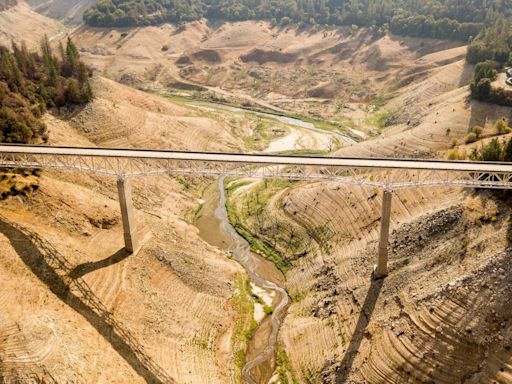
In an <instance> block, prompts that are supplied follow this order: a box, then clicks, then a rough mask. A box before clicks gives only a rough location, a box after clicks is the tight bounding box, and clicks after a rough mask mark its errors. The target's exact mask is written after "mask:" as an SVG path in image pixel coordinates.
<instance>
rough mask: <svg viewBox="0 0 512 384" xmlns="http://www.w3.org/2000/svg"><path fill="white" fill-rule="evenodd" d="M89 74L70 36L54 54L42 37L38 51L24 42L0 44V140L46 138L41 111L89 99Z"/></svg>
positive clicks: (90, 97)
mask: <svg viewBox="0 0 512 384" xmlns="http://www.w3.org/2000/svg"><path fill="white" fill-rule="evenodd" d="M90 75H91V72H90V70H89V68H88V67H87V66H86V65H85V64H84V63H83V62H81V61H80V55H79V53H78V50H77V48H76V46H75V44H74V43H73V42H72V41H71V39H68V40H67V43H66V45H65V46H64V45H62V44H60V45H59V47H58V53H57V54H55V53H54V52H53V50H52V47H51V46H50V42H49V41H48V39H47V38H46V37H45V38H44V39H43V40H42V41H41V44H40V52H30V51H29V50H28V49H27V47H26V45H25V44H24V43H22V44H21V45H17V44H16V43H13V44H12V49H10V50H9V49H7V48H6V47H1V46H0V142H7V143H30V142H35V141H38V140H46V127H45V125H44V123H43V122H42V121H41V117H42V115H43V114H44V112H45V111H46V110H47V109H48V108H58V107H63V106H68V105H78V104H84V103H87V102H88V101H90V100H91V99H92V89H91V85H90V83H89V78H90Z"/></svg>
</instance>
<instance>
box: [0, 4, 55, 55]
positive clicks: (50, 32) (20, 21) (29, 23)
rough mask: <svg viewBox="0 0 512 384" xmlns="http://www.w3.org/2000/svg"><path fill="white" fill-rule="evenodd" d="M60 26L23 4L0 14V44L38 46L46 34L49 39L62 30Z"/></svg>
mask: <svg viewBox="0 0 512 384" xmlns="http://www.w3.org/2000/svg"><path fill="white" fill-rule="evenodd" d="M63 29H64V28H63V26H62V24H60V23H59V22H58V21H55V20H52V19H49V18H47V17H45V16H43V15H40V14H38V13H36V12H34V11H33V10H32V9H31V8H30V7H29V6H28V5H27V4H26V3H25V2H23V1H19V2H18V5H16V6H14V7H12V8H9V9H8V10H6V11H2V12H0V44H2V45H5V46H7V47H10V46H11V42H12V41H16V42H18V43H20V42H22V41H25V43H26V44H27V46H29V47H33V46H36V45H37V44H39V41H40V39H41V38H42V37H43V36H44V35H45V34H46V35H47V36H48V37H49V38H51V37H53V36H56V35H57V34H58V33H59V32H61V31H62V30H63Z"/></svg>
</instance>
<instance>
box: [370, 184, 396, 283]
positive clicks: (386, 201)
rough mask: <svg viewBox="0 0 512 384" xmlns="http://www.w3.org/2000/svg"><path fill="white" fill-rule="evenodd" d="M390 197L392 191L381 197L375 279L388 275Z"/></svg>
mask: <svg viewBox="0 0 512 384" xmlns="http://www.w3.org/2000/svg"><path fill="white" fill-rule="evenodd" d="M392 197H393V191H389V190H385V191H384V196H383V197H382V218H381V220H380V241H379V255H378V258H377V265H376V266H375V271H374V276H375V278H376V279H380V278H382V277H386V276H387V275H388V243H389V224H390V222H391V201H392Z"/></svg>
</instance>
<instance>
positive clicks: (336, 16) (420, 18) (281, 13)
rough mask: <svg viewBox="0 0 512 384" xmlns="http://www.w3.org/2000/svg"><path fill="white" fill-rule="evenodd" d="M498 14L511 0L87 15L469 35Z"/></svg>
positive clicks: (154, 9)
mask: <svg viewBox="0 0 512 384" xmlns="http://www.w3.org/2000/svg"><path fill="white" fill-rule="evenodd" d="M498 15H501V16H506V17H508V16H510V15H512V4H511V1H510V0H483V1H482V0H447V1H438V0H426V1H417V0H350V1H348V0H221V1H217V0H186V1H185V0H100V1H99V2H98V4H97V5H96V6H94V7H92V8H91V9H89V10H88V11H87V12H86V13H85V15H84V20H85V22H86V23H87V24H89V25H91V26H98V27H126V26H143V25H154V24H160V23H164V22H175V23H176V22H186V21H191V20H197V19H200V18H202V17H206V18H208V19H220V20H228V21H239V20H251V19H254V20H269V21H272V22H273V23H275V24H289V23H295V24H322V25H357V26H360V27H371V28H377V29H379V28H383V29H384V30H387V29H389V30H390V31H391V32H394V33H398V34H405V35H411V36H423V37H436V38H449V39H460V40H467V39H468V38H469V37H471V36H476V35H477V34H478V33H479V31H480V30H481V29H482V27H483V26H484V25H485V24H487V25H488V24H490V23H491V22H492V21H493V20H495V19H496V18H497V17H498Z"/></svg>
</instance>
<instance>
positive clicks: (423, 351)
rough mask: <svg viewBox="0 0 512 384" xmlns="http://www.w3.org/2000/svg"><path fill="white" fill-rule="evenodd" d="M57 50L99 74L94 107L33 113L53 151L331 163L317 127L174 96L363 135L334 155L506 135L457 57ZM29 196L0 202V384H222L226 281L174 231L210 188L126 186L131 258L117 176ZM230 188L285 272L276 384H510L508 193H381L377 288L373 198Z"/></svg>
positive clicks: (46, 177) (87, 36)
mask: <svg viewBox="0 0 512 384" xmlns="http://www.w3.org/2000/svg"><path fill="white" fill-rule="evenodd" d="M48 4H57V3H48ZM43 5H44V4H42V5H41V6H43ZM61 8H62V7H61ZM48 9H50V8H48ZM59 9H60V8H59ZM9 12H11V10H9V11H6V12H4V13H0V18H2V17H3V18H4V20H8V21H9V23H12V22H13V21H12V20H18V19H12V18H14V17H18V18H22V15H27V14H29V13H30V12H32V11H30V10H29V9H28V8H27V6H26V5H23V4H22V5H20V6H18V7H16V8H13V11H12V12H11V13H9ZM23 12H25V13H23ZM49 12H50V11H49ZM52 12H53V11H52ZM7 17H11V19H7ZM38 17H43V16H41V15H38ZM59 17H60V16H59ZM20 20H21V19H20ZM34 20H39V19H34ZM41 20H43V21H44V23H48V22H49V21H48V19H46V18H44V17H43V19H41ZM43 21H42V22H43ZM20 23H21V24H20V25H21V27H20V31H21V32H19V34H18V31H17V30H16V31H12V32H11V31H8V28H4V27H3V26H4V25H6V24H4V23H3V22H2V23H0V33H3V34H7V33H13V36H20V35H21V34H23V33H27V32H25V31H26V30H25V29H24V28H25V27H23V25H25V24H24V23H28V21H27V20H24V21H23V22H21V21H20ZM27 25H28V24H27ZM51 25H55V28H56V29H55V33H57V30H58V27H57V26H58V24H51ZM51 25H50V26H51ZM27 28H28V27H27ZM49 28H50V27H49ZM16 29H17V28H16ZM14 34H16V35H14ZM48 34H49V35H50V33H48ZM6 36H7V35H6ZM27 36H29V37H28V38H27V39H31V41H36V40H37V38H39V35H37V36H36V34H34V35H30V34H28V35H27ZM72 36H73V38H74V40H75V41H76V42H77V44H78V46H79V47H80V51H81V54H82V56H83V58H84V60H85V61H87V62H88V63H89V64H90V65H91V66H92V67H94V68H95V69H96V71H97V73H98V74H101V76H104V77H101V76H96V78H95V80H94V89H95V92H96V98H95V100H94V101H93V102H92V103H90V104H89V105H87V106H85V107H84V108H82V109H79V110H73V111H61V114H62V115H61V116H52V115H48V116H46V120H47V123H48V126H49V128H50V142H51V143H52V144H63V145H64V144H65V145H84V146H90V145H98V146H113V147H149V148H168V149H176V150H204V151H230V152H231V151H264V150H267V151H281V150H285V149H292V150H300V151H304V150H311V149H315V150H321V151H323V152H326V147H329V146H330V142H331V139H332V132H331V133H325V132H324V133H322V132H320V133H319V132H318V131H313V130H309V131H306V130H303V129H297V128H293V127H291V126H290V125H289V124H281V123H278V122H277V121H275V120H272V119H270V120H268V119H267V117H266V118H265V119H264V118H262V117H261V115H255V114H250V113H245V112H243V111H242V112H240V111H235V110H233V109H229V107H227V106H225V105H222V106H220V105H214V104H213V103H205V102H199V101H198V100H191V99H188V98H185V99H183V98H179V97H178V96H180V95H181V96H183V94H187V95H196V96H197V95H198V94H199V93H202V96H205V95H209V96H211V95H212V94H215V95H216V96H217V97H222V98H224V99H227V100H228V101H231V102H233V103H236V104H241V103H247V102H249V103H251V104H253V105H257V106H259V107H263V108H267V109H273V110H274V111H280V112H286V111H289V112H293V113H300V114H302V115H309V116H310V117H324V118H327V119H329V120H331V121H334V122H335V123H337V124H338V125H340V126H341V127H342V128H344V130H345V131H347V130H348V129H356V130H358V131H363V132H364V133H365V134H364V135H363V136H364V138H368V140H366V141H362V142H360V143H355V144H354V143H352V144H351V145H349V144H348V143H347V142H345V143H343V144H340V145H335V146H334V147H332V148H329V149H330V150H332V152H333V153H330V155H337V156H378V157H388V156H392V157H416V158H434V157H439V158H445V157H446V156H447V153H448V151H450V150H451V149H452V147H453V146H454V145H459V144H462V142H463V137H464V135H466V134H467V132H468V131H469V130H470V129H471V128H472V127H474V126H475V125H481V126H483V127H484V128H485V129H484V135H490V134H492V125H493V123H494V121H495V120H496V119H498V118H502V117H506V118H512V112H511V110H510V109H509V108H504V107H497V106H491V105H488V104H483V103H478V102H472V101H469V100H468V98H467V97H468V87H467V85H468V82H469V80H470V78H471V76H472V72H473V68H472V67H471V66H469V65H467V64H465V62H464V55H465V47H464V46H460V44H457V43H453V42H446V41H436V40H426V39H412V38H401V37H397V36H386V37H382V38H374V37H372V36H370V35H369V34H368V33H367V32H365V31H362V30H360V31H352V30H349V29H344V28H336V29H325V30H323V29H320V30H317V31H314V30H297V29H294V28H290V29H283V28H277V27H274V28H273V27H271V26H270V25H269V24H267V23H264V22H241V23H225V24H222V25H213V24H209V23H207V22H206V21H201V22H194V23H189V24H187V25H186V26H185V27H184V28H181V29H176V28H175V27H174V26H171V25H162V26H159V27H145V28H137V29H130V30H104V29H92V28H88V27H80V28H78V29H76V30H75V31H73V33H72ZM116 81H118V82H120V83H122V84H124V85H121V84H119V83H118V82H116ZM127 85H128V86H132V87H137V88H142V89H148V90H151V91H157V92H162V93H163V92H168V91H172V92H173V96H172V97H170V98H168V99H165V98H162V97H157V96H155V95H151V94H148V93H143V92H140V91H135V90H134V89H132V88H129V87H128V86H127ZM177 93H179V94H180V95H177ZM329 128H332V125H331V126H329ZM353 134H356V135H357V134H359V135H360V133H358V132H355V133H354V132H353ZM359 137H360V138H361V139H362V136H359ZM349 143H351V142H350V141H349ZM476 145H478V144H476ZM461 149H462V148H461ZM26 180H29V181H30V183H34V184H35V185H36V186H35V187H30V188H29V189H31V190H35V191H32V192H30V193H29V194H28V196H25V194H26V193H22V194H20V195H18V196H14V197H9V198H8V199H7V200H5V201H3V202H2V205H1V206H0V242H2V244H4V245H3V246H2V247H1V248H0V255H1V256H2V257H0V262H1V263H2V266H1V268H0V274H1V276H0V277H1V279H2V281H3V282H4V287H5V288H4V289H2V292H1V293H0V300H1V301H2V308H4V311H2V313H1V314H0V335H2V337H1V338H0V372H2V374H4V376H5V377H7V381H10V380H12V381H15V380H19V381H22V382H23V381H29V380H30V378H31V377H32V378H41V377H44V378H45V380H47V381H51V379H52V378H53V380H55V381H57V382H63V381H77V382H109V383H110V382H126V381H129V382H137V381H143V380H146V381H155V382H157V381H159V380H160V381H164V382H176V383H224V382H226V383H227V382H233V381H235V380H236V378H237V377H238V375H239V370H240V366H239V362H237V361H236V359H235V358H234V355H235V354H236V351H235V350H234V349H236V348H238V347H239V345H238V344H237V345H235V343H233V337H234V335H235V336H236V333H237V326H236V325H237V324H240V323H239V321H240V319H242V320H243V316H244V313H240V312H239V311H238V309H240V307H241V306H237V305H236V304H238V303H239V300H240V297H239V294H240V292H241V291H242V289H241V286H240V284H239V282H240V276H242V275H243V270H242V268H241V267H240V266H239V265H238V264H236V263H235V262H234V261H232V260H230V259H229V258H227V257H226V254H224V253H222V252H220V251H219V250H218V249H217V248H214V247H212V246H210V245H208V244H207V243H205V242H204V241H202V240H200V238H199V235H198V230H197V228H195V227H194V226H193V225H192V224H191V222H192V218H193V216H194V214H195V212H196V209H197V207H198V205H199V200H198V199H199V197H201V191H202V189H203V188H204V187H206V185H207V184H208V183H209V182H211V180H202V179H195V180H191V179H188V178H169V177H158V178H148V179H144V180H138V181H135V182H134V186H135V206H136V208H137V218H138V223H139V232H140V236H141V237H142V238H144V239H145V241H144V246H143V248H142V250H141V252H140V253H139V254H137V255H135V256H129V257H128V256H127V255H126V254H124V253H123V252H122V251H121V248H122V236H121V230H122V229H121V225H120V218H119V213H118V206H117V201H116V200H117V199H116V190H115V185H114V181H113V180H109V179H104V178H101V177H97V176H83V175H76V174H57V173H55V172H44V173H43V175H42V176H41V177H40V178H36V177H35V176H29V178H26ZM240 185H243V187H241V188H239V189H238V190H235V191H234V195H233V196H234V198H233V201H232V203H233V205H234V208H235V209H236V210H237V211H238V212H239V213H241V214H240V217H241V218H242V219H243V220H244V223H243V224H244V225H245V226H246V227H247V228H250V230H251V231H252V233H254V234H256V235H257V236H258V237H260V238H262V239H264V240H266V241H267V242H268V243H269V244H272V245H273V246H274V247H275V248H276V249H277V250H279V251H280V252H281V253H282V254H283V255H285V257H286V258H287V260H288V262H289V266H288V270H287V273H286V288H287V290H288V293H289V294H290V297H291V300H292V303H291V305H290V307H289V309H288V314H287V316H286V319H285V321H284V325H283V326H282V328H281V330H280V333H279V344H280V346H281V349H280V351H279V355H278V358H277V361H278V369H277V371H276V372H275V373H276V374H275V375H274V378H273V380H274V381H273V382H274V383H277V382H281V383H283V384H284V383H285V382H286V380H285V379H284V377H286V378H287V379H288V382H294V381H295V382H299V383H408V382H410V383H413V382H426V383H436V384H437V383H454V382H465V383H488V382H497V383H510V382H512V351H511V348H512V327H511V326H510V324H511V323H510V314H511V310H512V308H510V303H509V296H510V292H509V290H510V287H509V285H508V284H507V282H508V279H509V278H510V277H511V276H512V271H511V269H510V263H509V258H510V256H511V252H512V251H511V249H510V247H509V244H508V238H509V236H510V232H509V231H510V229H509V227H510V214H511V211H510V201H509V200H507V198H506V196H504V195H503V194H491V193H487V192H482V191H472V190H466V191H463V190H460V189H458V188H425V189H421V190H414V191H399V192H396V193H395V194H394V201H393V211H392V220H393V231H392V235H391V255H390V258H391V263H390V265H391V274H390V276H389V277H388V278H386V279H385V280H380V281H372V280H371V278H370V275H371V270H372V267H373V263H374V258H375V254H376V245H377V244H376V239H377V237H378V231H379V224H380V209H381V197H382V196H381V192H379V191H376V190H369V189H365V188H362V187H355V186H344V185H338V184H336V183H329V182H308V183H305V182H301V183H294V182H289V181H280V182H269V183H264V182H262V181H258V180H254V181H253V180H251V181H250V182H249V183H241V184H240ZM15 189H16V188H15ZM244 212H246V213H247V212H252V213H254V214H250V215H247V214H244ZM77 330H79V332H77ZM237 363H238V364H237ZM91 365H95V366H97V367H98V368H99V369H98V370H94V371H92V372H91V370H90V366H91ZM4 372H5V373H4ZM70 372H71V373H70ZM279 374H281V377H280V378H279V377H278V376H279ZM33 380H35V379H33Z"/></svg>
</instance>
